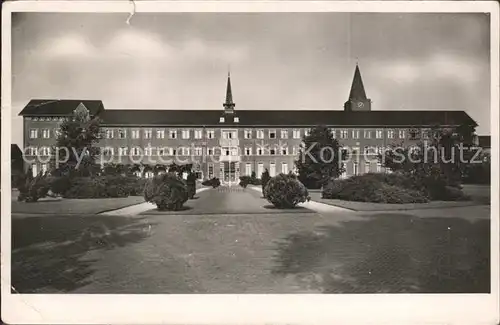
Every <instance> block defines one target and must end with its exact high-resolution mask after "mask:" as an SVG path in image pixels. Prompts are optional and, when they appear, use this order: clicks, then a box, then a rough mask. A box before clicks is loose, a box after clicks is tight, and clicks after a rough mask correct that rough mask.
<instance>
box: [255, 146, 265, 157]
mask: <svg viewBox="0 0 500 325" xmlns="http://www.w3.org/2000/svg"><path fill="white" fill-rule="evenodd" d="M263 154H264V149H263V148H260V147H259V148H257V156H262V155H263Z"/></svg>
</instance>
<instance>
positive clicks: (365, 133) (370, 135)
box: [364, 130, 372, 139]
mask: <svg viewBox="0 0 500 325" xmlns="http://www.w3.org/2000/svg"><path fill="white" fill-rule="evenodd" d="M371 137H372V131H370V130H365V132H364V138H365V139H370V138H371Z"/></svg>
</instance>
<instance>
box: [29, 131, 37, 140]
mask: <svg viewBox="0 0 500 325" xmlns="http://www.w3.org/2000/svg"><path fill="white" fill-rule="evenodd" d="M36 138H38V129H30V139H36Z"/></svg>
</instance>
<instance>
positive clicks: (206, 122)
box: [100, 109, 477, 126]
mask: <svg viewBox="0 0 500 325" xmlns="http://www.w3.org/2000/svg"><path fill="white" fill-rule="evenodd" d="M100 116H101V118H102V120H103V124H105V125H109V126H119V125H123V126H134V125H135V126H140V125H179V126H184V125H185V126H221V125H231V126H238V125H241V126H313V125H319V124H323V125H329V126H432V125H437V124H441V125H459V124H472V125H477V124H476V122H475V121H474V120H473V119H472V118H471V117H470V116H469V115H468V114H467V113H466V112H464V111H354V112H350V111H340V110H330V111H327V110H324V111H309V110H307V111H306V110H286V111H285V110H236V111H235V112H234V116H233V115H225V114H224V113H223V112H222V111H220V110H118V109H111V110H105V111H104V112H103V113H102V114H101V115H100ZM220 117H225V122H224V123H220V122H219V119H220ZM234 117H238V118H239V122H238V123H234V120H233V118H234Z"/></svg>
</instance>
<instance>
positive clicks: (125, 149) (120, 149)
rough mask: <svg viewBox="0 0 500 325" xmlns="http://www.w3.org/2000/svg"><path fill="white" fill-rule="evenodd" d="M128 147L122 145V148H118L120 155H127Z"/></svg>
mask: <svg viewBox="0 0 500 325" xmlns="http://www.w3.org/2000/svg"><path fill="white" fill-rule="evenodd" d="M127 149H128V148H127V147H121V148H118V155H120V156H126V155H127V151H128V150H127Z"/></svg>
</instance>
